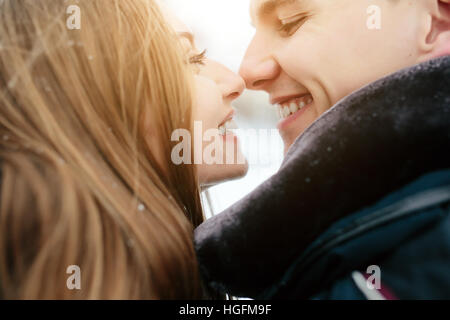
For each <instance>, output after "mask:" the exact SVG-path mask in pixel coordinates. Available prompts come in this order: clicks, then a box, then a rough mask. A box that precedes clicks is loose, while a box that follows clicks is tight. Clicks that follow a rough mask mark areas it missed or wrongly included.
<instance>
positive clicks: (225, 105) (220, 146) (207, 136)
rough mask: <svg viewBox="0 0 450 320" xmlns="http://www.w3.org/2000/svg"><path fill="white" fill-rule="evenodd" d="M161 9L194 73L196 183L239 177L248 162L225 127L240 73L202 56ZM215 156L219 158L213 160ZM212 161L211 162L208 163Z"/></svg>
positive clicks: (238, 88) (183, 30) (238, 91)
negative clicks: (198, 145) (200, 155)
mask: <svg viewBox="0 0 450 320" xmlns="http://www.w3.org/2000/svg"><path fill="white" fill-rule="evenodd" d="M164 11H165V14H166V16H167V18H168V20H169V22H170V23H171V24H172V26H173V27H174V28H175V31H176V32H177V33H178V34H179V36H180V40H181V42H182V45H183V48H184V50H185V52H186V54H187V55H188V59H189V61H190V64H191V66H192V69H193V72H194V86H193V88H194V90H195V92H194V105H193V121H194V131H195V132H191V136H192V140H193V142H194V143H197V142H196V141H198V139H197V138H196V135H198V133H200V132H201V136H202V137H203V139H202V141H203V143H202V148H201V150H202V153H203V159H202V160H203V161H202V164H198V175H199V182H200V184H201V185H202V186H203V187H207V186H210V185H213V184H217V183H220V182H224V181H227V180H232V179H236V178H240V177H242V176H244V175H245V174H246V173H247V170H248V163H247V160H246V159H245V157H244V156H243V154H242V152H241V150H240V146H239V141H238V138H237V136H236V135H234V134H233V133H232V132H231V131H229V130H227V128H233V126H234V125H235V124H234V122H233V115H234V110H233V108H232V106H231V103H232V102H233V101H234V100H235V99H236V98H238V97H239V96H240V95H241V94H242V92H243V91H244V89H245V83H244V81H243V79H242V78H241V77H240V76H238V75H237V74H235V73H233V72H231V71H230V70H228V69H227V68H226V67H225V66H223V65H221V64H220V63H218V62H216V61H213V60H210V59H208V58H206V56H205V55H204V54H202V52H200V51H199V50H198V49H197V48H196V47H195V43H194V36H193V34H192V32H191V31H190V30H189V29H188V28H187V27H186V26H185V25H184V24H183V23H182V22H181V21H180V20H179V19H177V18H176V17H175V16H174V15H172V14H171V13H170V12H167V11H168V10H167V9H166V8H164ZM214 133H215V134H214ZM212 135H214V136H212ZM214 142H219V143H215V144H214ZM194 148H195V146H194ZM208 158H209V159H208ZM218 159H219V161H215V160H218ZM212 162H214V164H209V163H212ZM217 162H219V164H217Z"/></svg>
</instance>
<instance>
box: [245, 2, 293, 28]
mask: <svg viewBox="0 0 450 320" xmlns="http://www.w3.org/2000/svg"><path fill="white" fill-rule="evenodd" d="M297 1H301V0H267V1H264V2H263V3H261V4H260V5H259V8H257V10H256V12H255V13H256V17H264V16H268V15H270V14H271V13H273V12H274V11H275V10H276V9H277V8H279V7H281V6H283V5H285V4H290V3H294V2H297ZM256 17H252V18H253V19H252V22H251V25H252V26H254V23H253V20H254V18H256Z"/></svg>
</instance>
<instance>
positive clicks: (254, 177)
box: [164, 0, 283, 216]
mask: <svg viewBox="0 0 450 320" xmlns="http://www.w3.org/2000/svg"><path fill="white" fill-rule="evenodd" d="M164 2H165V3H166V4H167V5H168V6H169V8H171V9H172V10H173V12H174V13H175V14H176V15H177V16H178V17H179V18H180V19H181V20H182V21H183V22H184V23H185V24H186V25H187V26H188V27H189V28H190V29H191V30H192V31H193V33H194V35H195V38H196V45H197V48H198V49H199V50H203V49H207V55H208V58H210V59H214V60H216V61H218V62H220V63H222V64H224V65H225V66H227V67H228V68H229V69H231V70H232V71H234V72H238V70H239V66H240V64H241V61H242V58H243V57H244V54H245V51H246V49H247V46H248V44H249V43H250V41H251V39H252V37H253V35H254V32H255V30H254V28H253V27H252V26H251V25H250V15H249V8H250V0H226V1H224V0H164ZM268 100H269V99H268V96H267V94H265V93H262V92H251V91H246V92H245V93H244V94H243V95H242V97H241V98H239V99H237V100H236V102H235V103H234V104H233V106H234V107H235V109H236V118H235V120H236V122H237V124H238V125H239V127H240V128H242V129H248V128H253V129H260V128H261V129H275V127H276V122H277V118H276V114H275V109H274V107H272V106H270V105H269V102H268ZM245 140H246V139H243V141H242V142H243V146H242V148H243V152H244V154H245V155H246V156H247V157H248V158H251V159H257V158H259V159H264V160H265V161H264V162H265V163H264V164H251V165H250V170H249V172H248V174H247V176H246V177H245V178H243V179H240V180H236V181H232V182H227V183H223V184H220V185H218V186H216V187H213V188H210V189H209V193H210V196H211V202H212V207H213V214H216V213H219V212H221V211H223V210H224V209H226V208H227V207H229V206H230V205H231V204H233V203H234V202H236V201H238V200H239V199H241V198H242V197H244V196H245V195H246V194H248V193H249V192H251V191H252V190H254V189H255V188H256V187H257V186H258V185H259V184H260V183H261V182H263V181H264V180H266V179H267V178H268V177H270V176H271V175H273V174H274V173H276V171H277V170H278V168H279V167H280V165H281V161H282V153H283V146H282V142H281V138H280V137H279V135H278V134H276V137H275V141H274V140H273V138H272V140H270V135H269V138H268V139H266V140H260V144H259V146H258V147H256V148H255V147H254V146H253V147H250V146H249V145H246V143H245V142H246V141H245ZM247 144H249V143H247ZM274 155H275V156H274ZM206 209H208V208H206ZM206 214H207V216H210V215H211V212H209V210H206Z"/></svg>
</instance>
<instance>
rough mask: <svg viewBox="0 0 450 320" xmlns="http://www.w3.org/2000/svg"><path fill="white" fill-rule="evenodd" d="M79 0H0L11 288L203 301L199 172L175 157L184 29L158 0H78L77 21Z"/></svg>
mask: <svg viewBox="0 0 450 320" xmlns="http://www.w3.org/2000/svg"><path fill="white" fill-rule="evenodd" d="M70 4H71V1H62V0H60V1H54V0H3V1H0V161H1V174H2V177H1V193H0V297H1V298H7V299H11V298H12V299H36V298H37V299H53V298H56V299H72V298H75V299H185V298H188V299H192V298H198V297H200V294H201V288H200V287H201V285H200V280H199V275H198V266H197V262H196V259H195V252H194V249H193V244H192V230H193V227H195V226H197V225H198V224H199V223H201V222H202V220H203V214H202V212H201V206H200V199H199V188H198V181H197V178H196V172H195V168H194V167H193V166H190V167H182V166H175V165H173V164H172V161H171V160H170V150H171V148H172V145H171V142H170V135H171V132H173V130H174V129H177V128H186V129H188V130H189V129H191V128H190V126H191V103H192V102H191V101H192V99H191V87H190V85H189V81H190V76H191V74H190V72H189V69H188V68H187V67H186V65H185V58H184V57H183V56H182V53H181V50H180V49H179V46H178V42H177V38H176V36H175V34H174V32H173V31H172V30H171V28H170V27H169V26H168V25H167V24H166V23H165V20H164V18H163V16H162V14H161V13H160V11H159V9H158V7H157V5H156V4H155V3H154V1H152V0H126V1H123V0H78V1H74V3H73V4H76V5H77V6H78V7H79V8H80V10H81V11H80V12H81V25H80V27H81V29H74V30H72V29H69V28H68V27H67V24H66V21H67V19H68V17H69V15H68V13H67V8H68V6H69V5H70ZM145 117H150V118H151V119H152V121H151V123H152V124H153V127H152V128H150V131H151V132H152V133H151V134H156V135H157V136H158V140H157V141H158V142H159V145H149V140H148V139H147V136H148V135H149V132H148V129H149V128H146V127H145V126H143V125H142V122H143V120H142V119H143V118H145ZM157 151H158V152H160V153H161V154H162V157H163V159H159V161H157V160H158V159H157V156H156V155H155V154H156V152H157ZM159 158H161V157H159ZM72 265H75V266H78V267H79V268H80V269H79V270H80V271H81V289H80V290H78V289H75V290H70V289H69V288H68V286H67V280H68V278H69V276H70V274H68V273H67V271H68V267H69V266H72Z"/></svg>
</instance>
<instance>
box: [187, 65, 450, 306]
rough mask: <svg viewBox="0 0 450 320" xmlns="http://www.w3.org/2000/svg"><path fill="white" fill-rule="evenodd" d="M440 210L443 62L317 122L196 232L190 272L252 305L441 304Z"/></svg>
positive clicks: (447, 273) (447, 180) (449, 277)
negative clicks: (196, 268) (251, 187)
mask: <svg viewBox="0 0 450 320" xmlns="http://www.w3.org/2000/svg"><path fill="white" fill-rule="evenodd" d="M449 204H450V57H446V58H439V59H435V60H432V61H429V62H426V63H423V64H420V65H417V66H414V67H412V68H408V69H405V70H402V71H400V72H397V73H395V74H393V75H390V76H388V77H386V78H383V79H381V80H379V81H376V82H374V83H372V84H370V85H368V86H366V87H364V88H362V89H361V90H359V91H357V92H355V93H353V94H351V95H350V96H348V97H346V98H344V99H343V100H342V101H340V102H339V103H337V104H336V105H335V106H334V107H333V108H331V109H330V110H329V111H328V112H326V113H325V114H323V115H322V116H321V117H320V118H319V119H318V120H317V121H316V122H315V123H314V124H313V125H311V127H309V128H308V129H307V130H306V132H305V133H304V134H302V135H301V136H300V137H299V138H298V139H297V140H296V142H295V143H294V144H293V145H292V147H291V148H290V150H289V152H288V154H287V156H286V158H285V161H284V163H283V165H282V167H281V169H280V170H279V172H278V173H277V174H276V175H274V176H273V177H272V178H270V179H269V180H267V181H266V182H264V183H263V184H262V185H261V186H259V187H258V188H257V189H256V190H255V191H254V192H252V193H251V194H249V195H248V196H246V197H245V198H244V199H243V200H241V201H239V202H238V203H236V204H235V205H233V206H232V207H231V208H229V209H228V210H226V211H225V212H223V213H221V214H219V215H217V216H215V217H214V218H212V219H210V220H208V221H206V222H205V223H204V224H203V225H201V226H200V227H199V228H198V229H197V230H196V233H195V243H196V250H197V255H198V259H199V262H200V268H201V273H202V276H203V278H204V281H205V282H206V284H207V285H208V286H209V287H211V288H213V289H215V290H218V291H219V292H226V293H230V294H232V295H236V296H246V297H252V298H263V299H271V298H291V299H296V298H305V299H306V298H309V299H359V298H377V297H378V298H399V299H404V298H409V299H415V298H417V299H420V298H425V299H432V298H449V299H450V207H449ZM374 268H375V269H374ZM376 268H379V272H375V271H373V270H377V269H376ZM368 269H369V270H368ZM366 271H368V272H369V273H368V274H366ZM372 272H375V273H373V274H372ZM372 275H375V276H376V277H377V278H376V279H378V280H374V278H370V279H369V281H366V283H364V281H363V280H364V279H367V278H368V277H370V276H372ZM362 279H363V280H362ZM377 281H378V282H379V283H378V284H377ZM369 284H375V286H376V288H375V289H373V287H370V285H369Z"/></svg>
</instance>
